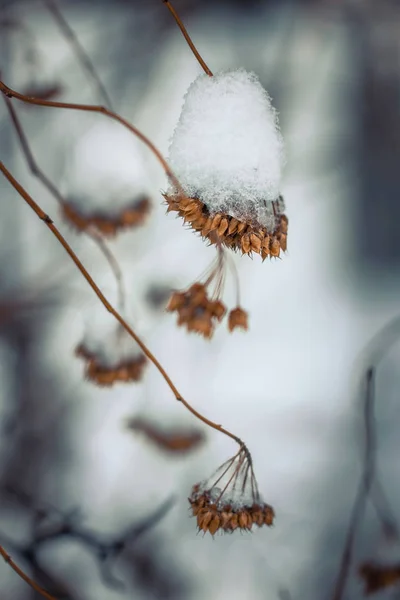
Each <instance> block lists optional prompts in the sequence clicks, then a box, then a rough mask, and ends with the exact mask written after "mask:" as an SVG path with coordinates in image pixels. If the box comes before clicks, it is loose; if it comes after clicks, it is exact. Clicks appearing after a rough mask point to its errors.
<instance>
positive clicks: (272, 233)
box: [163, 194, 288, 259]
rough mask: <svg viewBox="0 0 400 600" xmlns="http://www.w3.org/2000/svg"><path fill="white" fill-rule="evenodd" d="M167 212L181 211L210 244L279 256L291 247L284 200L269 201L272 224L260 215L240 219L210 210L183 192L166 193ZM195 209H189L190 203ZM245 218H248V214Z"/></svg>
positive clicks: (192, 226) (263, 256) (263, 255)
mask: <svg viewBox="0 0 400 600" xmlns="http://www.w3.org/2000/svg"><path fill="white" fill-rule="evenodd" d="M163 195H164V198H165V200H166V203H167V206H168V208H167V212H172V211H174V212H177V213H178V215H179V216H180V217H182V218H183V220H184V222H185V223H187V224H189V225H190V227H191V228H192V229H193V230H194V231H196V232H197V233H199V235H200V236H201V237H202V238H203V239H204V240H207V241H208V242H209V243H210V244H218V243H219V244H221V245H223V246H225V247H226V248H230V249H232V250H234V251H241V252H242V253H243V254H247V255H249V256H251V255H252V253H253V252H255V253H256V254H261V257H262V258H263V259H265V258H266V257H267V256H271V257H276V258H278V257H279V255H280V252H281V251H282V252H286V249H287V231H288V219H287V217H286V215H284V214H283V212H282V211H283V210H284V208H285V207H284V202H283V199H282V198H281V197H280V198H279V199H278V200H276V201H273V202H269V204H270V205H271V207H272V208H271V212H272V214H273V216H272V217H271V219H270V221H271V223H270V226H269V227H265V226H263V225H261V224H260V223H259V222H258V221H257V219H254V218H249V219H248V220H240V219H238V218H235V217H232V216H230V215H228V214H225V213H216V214H210V212H209V211H208V209H207V207H206V206H205V204H203V203H202V202H201V201H200V200H199V199H197V198H186V197H185V196H180V195H179V194H163ZM189 206H190V207H191V210H190V211H189V212H188V207H189ZM244 219H245V218H244Z"/></svg>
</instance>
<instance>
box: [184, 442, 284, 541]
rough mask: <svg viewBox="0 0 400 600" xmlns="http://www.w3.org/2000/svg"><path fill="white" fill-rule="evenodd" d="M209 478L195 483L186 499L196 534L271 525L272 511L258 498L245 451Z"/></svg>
mask: <svg viewBox="0 0 400 600" xmlns="http://www.w3.org/2000/svg"><path fill="white" fill-rule="evenodd" d="M215 477H216V479H215ZM212 479H214V481H213V482H212V483H210V481H211V480H207V481H203V482H200V483H196V484H195V485H194V486H193V488H192V493H191V495H190V497H189V498H188V500H189V503H190V507H191V511H192V515H193V516H194V517H196V519H197V526H198V528H199V531H204V532H207V531H209V532H210V533H211V535H215V533H216V532H217V531H218V530H221V531H223V532H228V533H232V532H233V531H235V529H240V530H241V531H250V530H251V529H252V527H253V525H257V526H258V527H262V526H263V525H267V526H271V525H272V524H273V521H274V510H273V508H272V507H271V506H269V505H268V504H266V503H265V502H263V500H262V499H261V496H260V494H259V491H258V487H257V482H256V479H255V475H254V472H253V467H252V461H251V457H250V454H249V452H248V450H247V448H244V447H242V448H241V450H240V451H239V452H238V453H237V454H236V455H235V456H234V457H232V458H231V459H229V460H228V461H227V462H226V463H224V464H223V465H221V466H220V467H219V468H218V470H217V472H216V473H215V474H214V476H213V478H212Z"/></svg>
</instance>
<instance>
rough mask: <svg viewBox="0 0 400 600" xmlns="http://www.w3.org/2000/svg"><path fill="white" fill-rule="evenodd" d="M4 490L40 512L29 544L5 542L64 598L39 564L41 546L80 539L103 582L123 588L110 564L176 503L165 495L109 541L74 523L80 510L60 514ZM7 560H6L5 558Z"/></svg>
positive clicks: (61, 589)
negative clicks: (89, 552) (95, 561)
mask: <svg viewBox="0 0 400 600" xmlns="http://www.w3.org/2000/svg"><path fill="white" fill-rule="evenodd" d="M5 491H6V492H8V493H10V492H12V494H13V496H14V497H15V499H16V500H17V501H18V502H20V503H21V504H22V506H24V507H25V508H26V509H28V510H31V511H32V512H33V514H34V515H35V516H37V515H39V519H35V521H36V527H35V530H34V532H33V534H32V539H31V541H30V542H29V543H28V544H26V545H24V546H19V545H16V544H15V543H14V542H11V541H10V540H8V545H10V546H11V545H12V546H13V547H14V551H15V552H16V553H18V554H19V555H20V556H21V557H22V558H23V559H24V560H25V561H26V562H27V563H28V564H29V565H30V567H31V569H32V571H35V572H36V573H37V574H39V576H40V579H41V580H43V582H44V583H46V585H47V587H49V588H50V587H51V588H54V592H53V593H55V594H57V595H59V594H60V592H61V594H62V596H63V597H65V594H66V591H65V590H66V588H65V585H64V584H60V582H59V581H57V580H56V579H55V578H54V577H53V576H52V575H50V574H49V573H47V571H46V570H45V569H44V568H43V566H41V565H40V564H39V561H38V553H39V551H40V549H41V548H42V546H43V545H45V544H46V543H51V542H54V541H58V540H60V539H63V538H70V539H73V540H75V541H77V542H80V543H81V544H82V545H84V546H86V547H87V548H88V549H89V550H91V551H92V553H93V554H94V556H95V557H96V558H97V560H98V562H99V572H100V575H101V577H102V579H103V581H104V583H105V584H106V585H108V586H109V587H112V588H114V589H120V590H121V589H123V588H124V585H123V583H122V582H121V581H120V580H119V579H117V578H116V577H115V576H114V575H113V574H112V570H111V568H112V566H113V564H114V563H115V561H116V560H117V558H118V557H119V556H120V554H121V553H122V552H123V551H124V550H125V549H126V547H127V546H128V545H130V544H132V543H134V542H136V541H137V540H138V539H139V538H140V536H142V535H143V534H144V533H146V532H147V531H149V530H150V529H151V528H153V527H154V526H155V525H157V523H159V521H160V520H161V519H162V518H163V517H164V516H165V515H166V514H167V513H168V511H169V510H170V509H171V508H172V506H173V505H174V503H175V498H174V497H170V498H168V499H167V500H165V501H164V502H163V503H162V504H161V505H160V506H159V507H158V508H157V509H156V510H154V511H153V512H152V513H150V514H149V515H148V516H147V517H145V518H144V519H142V520H141V521H139V522H138V523H136V524H135V525H133V526H132V527H131V528H129V529H128V530H127V531H125V532H123V533H121V534H119V535H117V536H114V537H112V538H111V539H110V540H102V539H101V537H100V536H99V534H97V533H96V532H94V531H90V530H87V529H85V528H83V527H80V526H79V523H77V520H78V518H79V511H77V510H76V509H74V510H72V511H70V513H69V514H66V515H63V514H62V513H61V511H59V510H58V509H57V508H55V507H52V506H50V505H46V506H43V507H38V506H36V505H35V503H34V501H33V499H32V498H30V496H29V495H28V494H26V493H24V492H22V491H21V490H17V489H15V488H11V489H7V488H6V490H5ZM54 518H55V519H56V523H53V524H52V525H49V524H48V521H49V520H51V519H54ZM46 522H47V525H46ZM0 537H1V538H2V539H4V535H3V534H0ZM0 553H1V554H2V555H3V557H4V558H5V559H6V556H7V557H8V555H7V554H6V553H4V554H3V552H2V547H1V546H0ZM7 562H9V561H8V560H7ZM13 564H14V563H13ZM13 568H14V567H13ZM14 570H15V569H14ZM16 572H17V573H18V574H20V572H19V571H16ZM26 577H27V576H25V577H23V579H24V580H25V581H27V579H26ZM28 579H29V578H28ZM28 583H29V581H28ZM35 585H36V587H34V586H32V587H34V589H35V590H36V591H40V590H41V589H42V588H40V587H39V586H38V585H37V584H35ZM42 595H44V594H42ZM45 597H46V598H48V600H55V599H54V598H53V596H50V595H45ZM66 597H68V598H71V594H70V593H69V592H68V593H67V596H66Z"/></svg>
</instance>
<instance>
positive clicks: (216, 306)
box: [166, 283, 226, 339]
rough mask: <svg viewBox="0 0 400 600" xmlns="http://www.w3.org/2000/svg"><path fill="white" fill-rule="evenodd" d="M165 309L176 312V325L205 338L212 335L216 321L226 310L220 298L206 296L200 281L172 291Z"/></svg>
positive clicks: (204, 288)
mask: <svg viewBox="0 0 400 600" xmlns="http://www.w3.org/2000/svg"><path fill="white" fill-rule="evenodd" d="M166 310H167V311H168V312H176V313H177V314H178V325H183V326H185V327H186V328H187V330H188V331H194V332H196V333H199V334H200V335H202V336H203V337H205V338H207V339H209V338H211V337H212V335H213V333H214V328H215V324H216V322H218V321H220V320H221V319H222V317H223V316H224V314H225V312H226V308H225V306H224V304H223V303H222V302H221V301H220V300H212V299H210V298H209V297H208V295H207V289H206V286H205V285H204V284H202V283H194V284H193V285H192V286H190V287H189V288H188V289H187V290H186V291H184V292H174V293H173V294H172V296H171V298H170V301H169V303H168V305H167V309H166Z"/></svg>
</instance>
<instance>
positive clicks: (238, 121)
mask: <svg viewBox="0 0 400 600" xmlns="http://www.w3.org/2000/svg"><path fill="white" fill-rule="evenodd" d="M169 161H170V164H171V167H172V168H173V170H174V172H175V174H176V175H177V177H178V179H179V181H180V183H181V185H182V188H183V191H184V193H185V195H182V193H179V192H178V191H177V190H176V189H174V188H173V187H171V188H170V189H169V190H168V191H167V193H166V194H165V195H164V197H165V199H166V202H167V204H168V211H175V212H178V214H179V216H181V217H182V218H183V219H184V221H185V222H186V223H188V224H190V226H191V227H192V228H193V229H194V230H195V231H197V232H198V233H200V235H201V236H202V237H203V238H205V239H207V240H208V241H209V242H210V243H217V242H218V241H220V242H221V243H222V244H223V245H225V246H227V247H228V248H232V249H233V250H239V251H241V252H242V253H243V254H249V255H251V254H252V253H253V252H255V253H256V254H260V255H261V256H262V258H266V256H271V257H272V256H275V257H277V256H279V252H280V251H281V250H282V251H284V248H285V249H286V237H285V236H287V218H286V217H284V221H285V225H284V226H283V229H282V224H281V217H282V216H284V212H283V211H284V202H283V198H282V196H281V195H280V191H279V190H280V181H281V172H282V167H283V163H284V158H283V141H282V136H281V134H280V131H279V126H278V118H277V113H276V111H275V110H274V108H273V107H272V105H271V100H270V98H269V96H268V94H267V92H266V91H265V90H264V89H263V87H262V86H261V84H260V82H259V80H258V78H257V77H256V76H255V75H254V74H253V73H247V72H246V71H244V70H237V71H230V72H226V73H219V74H216V75H214V76H213V77H208V76H207V75H200V76H199V77H198V78H197V79H196V80H195V81H194V82H193V83H192V85H191V86H190V88H189V90H188V92H187V94H186V97H185V102H184V106H183V109H182V113H181V116H180V120H179V122H178V124H177V127H176V129H175V132H174V135H173V138H172V142H171V146H170V151H169ZM281 236H284V239H282V245H281V244H280V240H281ZM278 250H279V251H278Z"/></svg>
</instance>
